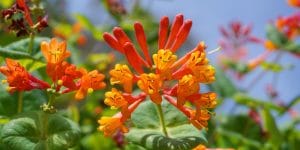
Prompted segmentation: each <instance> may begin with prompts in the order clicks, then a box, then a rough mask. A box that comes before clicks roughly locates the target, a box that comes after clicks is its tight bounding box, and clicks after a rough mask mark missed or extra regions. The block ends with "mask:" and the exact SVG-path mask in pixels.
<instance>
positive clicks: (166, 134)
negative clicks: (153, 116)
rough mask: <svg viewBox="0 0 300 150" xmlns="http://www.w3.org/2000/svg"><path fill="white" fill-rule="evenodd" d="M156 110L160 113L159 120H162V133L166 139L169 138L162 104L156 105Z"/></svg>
mask: <svg viewBox="0 0 300 150" xmlns="http://www.w3.org/2000/svg"><path fill="white" fill-rule="evenodd" d="M156 108H157V111H158V116H159V120H160V124H161V128H162V132H163V133H164V135H165V136H166V137H169V135H168V132H167V127H166V123H165V118H164V114H163V111H162V107H161V104H156Z"/></svg>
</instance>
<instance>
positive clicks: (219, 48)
mask: <svg viewBox="0 0 300 150" xmlns="http://www.w3.org/2000/svg"><path fill="white" fill-rule="evenodd" d="M221 49H222V47H221V46H219V47H217V48H216V49H213V50H211V51H209V52H207V54H213V53H215V52H218V51H220V50H221Z"/></svg>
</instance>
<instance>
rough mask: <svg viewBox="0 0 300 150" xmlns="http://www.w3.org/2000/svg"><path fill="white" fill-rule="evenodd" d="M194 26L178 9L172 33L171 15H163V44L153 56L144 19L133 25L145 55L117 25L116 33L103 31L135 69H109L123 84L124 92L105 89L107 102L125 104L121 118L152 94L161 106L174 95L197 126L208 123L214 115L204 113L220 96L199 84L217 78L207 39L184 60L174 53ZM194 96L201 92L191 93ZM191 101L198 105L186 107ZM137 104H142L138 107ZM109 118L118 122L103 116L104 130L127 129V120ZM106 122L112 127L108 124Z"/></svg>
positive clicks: (116, 81)
mask: <svg viewBox="0 0 300 150" xmlns="http://www.w3.org/2000/svg"><path fill="white" fill-rule="evenodd" d="M191 27H192V21H191V20H189V19H187V20H184V17H183V15H182V14H178V15H177V16H176V17H175V19H174V21H173V24H172V26H171V29H170V32H169V18H168V17H163V18H162V19H161V21H160V26H159V33H158V49H157V51H156V53H154V54H153V55H152V59H151V55H150V53H149V47H148V45H147V39H146V35H145V32H144V29H143V26H142V25H141V23H139V22H136V23H135V24H134V30H135V36H136V41H137V43H138V45H139V47H140V48H141V52H142V54H143V55H140V54H139V53H138V52H137V48H136V46H135V45H134V44H133V42H132V40H131V39H130V38H129V37H128V36H127V35H126V33H125V32H124V31H123V30H122V29H121V28H119V27H115V28H114V29H113V32H112V34H109V33H104V35H103V38H104V40H105V41H106V42H107V44H108V45H109V46H110V47H111V48H113V49H115V50H117V51H118V52H120V53H122V54H124V55H125V56H126V58H127V61H128V64H129V66H130V67H131V68H132V69H133V70H132V71H131V70H130V67H128V66H127V65H121V64H117V65H116V66H115V68H114V69H112V70H111V71H110V75H111V79H110V82H111V84H112V85H114V84H119V85H120V86H121V87H123V90H124V92H120V91H118V90H116V89H112V91H111V92H108V93H106V99H105V103H106V104H107V105H109V106H112V107H113V108H120V109H121V112H120V114H121V118H120V116H119V115H117V116H118V117H117V118H118V120H124V121H125V120H127V119H129V118H130V115H131V112H133V111H134V109H133V107H131V106H132V105H133V102H134V101H139V102H142V101H144V100H145V98H146V97H147V96H149V98H150V100H151V101H152V102H154V103H155V104H157V105H160V104H161V102H162V101H163V100H164V99H167V98H169V99H172V100H171V101H172V102H170V103H172V104H174V106H175V107H177V108H178V109H179V110H180V111H183V112H184V114H186V115H187V117H188V118H189V120H190V121H191V123H192V124H193V125H195V126H196V127H197V128H198V129H202V128H206V127H207V121H208V120H209V118H210V115H209V114H206V115H205V116H203V113H202V112H206V110H207V109H211V108H213V107H214V106H215V105H216V101H215V100H216V95H213V94H211V93H213V92H211V93H210V94H202V95H201V93H199V90H200V85H199V84H200V83H205V84H206V83H212V82H213V81H214V80H215V77H214V74H215V70H214V68H213V67H212V66H211V65H209V61H208V59H207V58H206V52H205V49H206V46H205V44H204V42H199V44H198V45H197V46H196V47H195V48H194V49H193V50H191V51H190V52H188V53H187V54H186V55H184V56H183V57H181V58H179V59H178V57H177V55H176V54H175V53H176V51H177V50H178V49H179V48H180V47H181V45H182V44H183V43H184V42H185V40H186V39H187V36H188V34H189V32H190V29H191ZM169 83H174V84H169ZM135 84H136V85H137V87H138V88H139V89H140V90H141V91H140V94H139V95H138V96H133V95H132V87H133V86H134V85H135ZM170 85H172V86H170ZM197 94H199V95H200V96H199V95H197ZM193 95H197V96H194V97H193V98H191V96H193ZM176 99H177V100H176ZM187 101H190V102H192V103H195V104H196V105H195V106H196V107H197V108H196V110H194V109H193V108H187V107H186V106H185V104H186V102H187ZM117 102H118V104H117ZM202 104H203V106H202ZM136 107H138V104H136V106H135V107H134V108H136ZM129 108H131V110H129ZM113 118H116V117H113ZM101 120H102V121H101ZM109 122H111V123H112V122H115V126H111V125H108V123H107V122H103V119H100V121H99V123H100V130H101V131H103V132H104V134H105V135H112V134H113V133H114V132H111V131H112V129H113V130H114V131H117V130H116V128H118V129H121V130H122V129H123V127H122V126H121V124H123V123H124V122H122V121H121V124H120V121H116V120H115V119H114V120H111V121H109ZM105 126H107V129H106V128H104V127H105Z"/></svg>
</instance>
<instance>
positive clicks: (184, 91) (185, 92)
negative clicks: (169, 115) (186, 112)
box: [177, 74, 200, 107]
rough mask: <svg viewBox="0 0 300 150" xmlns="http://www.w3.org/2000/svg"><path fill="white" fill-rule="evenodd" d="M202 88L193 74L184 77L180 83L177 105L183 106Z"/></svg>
mask: <svg viewBox="0 0 300 150" xmlns="http://www.w3.org/2000/svg"><path fill="white" fill-rule="evenodd" d="M199 89H200V86H199V84H198V82H197V81H196V79H195V77H194V76H193V75H191V74H188V75H185V76H183V77H182V78H181V79H180V80H179V82H178V88H177V105H178V106H179V107H181V106H183V105H184V103H185V101H186V100H187V97H188V96H191V95H193V94H196V93H198V92H199Z"/></svg>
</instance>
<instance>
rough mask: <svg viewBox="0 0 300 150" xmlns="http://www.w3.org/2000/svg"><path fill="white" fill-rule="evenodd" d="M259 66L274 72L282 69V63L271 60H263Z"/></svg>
mask: <svg viewBox="0 0 300 150" xmlns="http://www.w3.org/2000/svg"><path fill="white" fill-rule="evenodd" d="M261 66H262V68H263V69H264V70H269V71H273V72H276V73H277V72H281V71H282V70H283V69H284V67H283V66H282V65H280V64H277V63H273V62H263V63H262V64H261Z"/></svg>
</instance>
